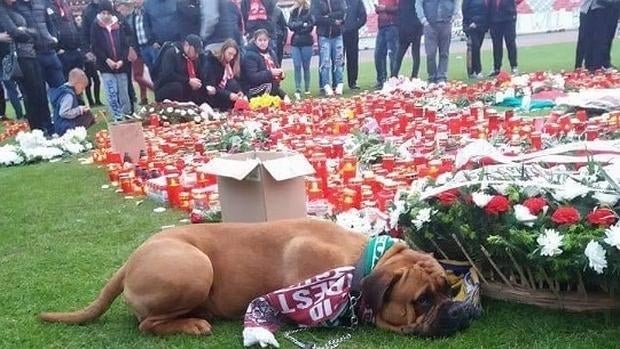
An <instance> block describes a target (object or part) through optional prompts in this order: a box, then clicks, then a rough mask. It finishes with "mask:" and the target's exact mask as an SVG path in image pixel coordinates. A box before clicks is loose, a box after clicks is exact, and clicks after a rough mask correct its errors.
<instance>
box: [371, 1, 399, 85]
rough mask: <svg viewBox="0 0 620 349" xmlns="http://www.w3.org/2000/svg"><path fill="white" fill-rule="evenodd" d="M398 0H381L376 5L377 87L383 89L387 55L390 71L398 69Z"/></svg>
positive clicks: (390, 72) (386, 73) (386, 75)
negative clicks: (377, 26)
mask: <svg viewBox="0 0 620 349" xmlns="http://www.w3.org/2000/svg"><path fill="white" fill-rule="evenodd" d="M398 2H399V0H379V2H378V4H376V5H375V12H377V17H378V19H377V21H378V24H379V32H378V33H377V39H376V44H375V70H376V72H377V84H376V85H375V88H376V89H382V88H383V84H384V83H385V80H387V77H388V71H387V70H386V63H387V62H386V57H387V56H388V55H389V57H390V71H389V74H390V75H392V73H393V72H395V71H396V57H395V56H396V54H397V53H398V52H397V51H398V27H397V26H396V25H397V22H398Z"/></svg>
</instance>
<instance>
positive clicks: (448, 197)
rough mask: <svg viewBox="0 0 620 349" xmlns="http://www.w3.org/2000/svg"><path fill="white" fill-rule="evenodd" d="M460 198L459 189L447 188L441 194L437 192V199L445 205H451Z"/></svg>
mask: <svg viewBox="0 0 620 349" xmlns="http://www.w3.org/2000/svg"><path fill="white" fill-rule="evenodd" d="M458 198H459V191H458V190H456V189H450V190H446V191H444V192H442V193H440V194H437V200H439V202H440V203H441V204H442V205H444V206H450V205H452V204H453V203H454V202H455V201H456V200H457V199H458Z"/></svg>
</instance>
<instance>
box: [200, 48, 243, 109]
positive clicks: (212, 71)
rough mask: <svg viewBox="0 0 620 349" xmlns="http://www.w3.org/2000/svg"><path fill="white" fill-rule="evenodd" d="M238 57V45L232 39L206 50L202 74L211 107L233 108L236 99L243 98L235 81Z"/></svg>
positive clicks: (237, 75) (237, 74)
mask: <svg viewBox="0 0 620 349" xmlns="http://www.w3.org/2000/svg"><path fill="white" fill-rule="evenodd" d="M239 58H240V57H239V47H238V46H237V43H236V42H235V40H233V39H228V40H226V41H224V44H223V45H222V46H221V47H220V48H219V49H216V50H213V51H208V52H207V55H206V59H205V60H206V63H205V68H204V69H203V73H202V75H203V81H204V82H205V84H206V85H207V93H208V96H207V103H209V105H211V106H212V107H214V108H217V109H220V110H224V111H226V110H229V109H231V108H233V107H234V105H235V103H236V102H237V100H238V99H243V98H245V95H244V94H243V92H241V85H240V84H239V82H238V81H237V78H238V77H239V72H240V68H239Z"/></svg>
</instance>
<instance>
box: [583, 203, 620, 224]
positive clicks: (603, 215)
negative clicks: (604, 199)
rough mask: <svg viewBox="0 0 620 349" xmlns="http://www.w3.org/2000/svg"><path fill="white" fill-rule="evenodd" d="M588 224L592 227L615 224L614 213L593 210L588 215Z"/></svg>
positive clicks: (600, 209) (607, 210)
mask: <svg viewBox="0 0 620 349" xmlns="http://www.w3.org/2000/svg"><path fill="white" fill-rule="evenodd" d="M587 218H588V222H590V224H592V225H600V226H604V227H608V226H610V225H612V224H614V223H615V222H616V219H617V216H616V213H615V212H614V211H612V210H610V209H608V208H600V207H598V208H595V209H594V210H592V212H590V213H588V217H587Z"/></svg>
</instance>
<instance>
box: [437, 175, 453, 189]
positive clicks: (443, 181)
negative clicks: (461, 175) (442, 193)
mask: <svg viewBox="0 0 620 349" xmlns="http://www.w3.org/2000/svg"><path fill="white" fill-rule="evenodd" d="M451 177H452V173H450V172H446V173H442V174H440V175H439V176H437V179H436V180H435V185H438V186H439V185H444V184H446V183H448V181H449V180H450V178H451Z"/></svg>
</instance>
